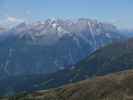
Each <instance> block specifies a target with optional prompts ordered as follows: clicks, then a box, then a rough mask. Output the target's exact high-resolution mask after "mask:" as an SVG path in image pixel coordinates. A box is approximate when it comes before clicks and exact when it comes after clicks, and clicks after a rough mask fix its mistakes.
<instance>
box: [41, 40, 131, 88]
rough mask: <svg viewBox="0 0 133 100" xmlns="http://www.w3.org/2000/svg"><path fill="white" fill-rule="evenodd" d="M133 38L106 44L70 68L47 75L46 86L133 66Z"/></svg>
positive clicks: (54, 85) (44, 85)
mask: <svg viewBox="0 0 133 100" xmlns="http://www.w3.org/2000/svg"><path fill="white" fill-rule="evenodd" d="M132 66H133V39H129V40H128V41H125V42H117V43H114V44H110V45H108V46H105V47H103V48H101V49H99V50H97V51H96V52H94V53H93V54H91V55H90V56H88V57H87V58H85V59H84V60H82V61H81V62H79V63H78V64H76V65H73V66H72V67H71V68H70V69H65V70H62V71H58V72H56V73H54V74H51V75H49V76H47V77H46V79H45V81H44V82H43V83H42V84H41V85H42V87H44V88H51V87H57V86H60V85H63V84H66V83H71V82H76V81H79V80H83V79H86V78H90V77H95V76H98V75H105V74H108V73H112V72H118V71H122V70H126V69H132V68H133V67H132Z"/></svg>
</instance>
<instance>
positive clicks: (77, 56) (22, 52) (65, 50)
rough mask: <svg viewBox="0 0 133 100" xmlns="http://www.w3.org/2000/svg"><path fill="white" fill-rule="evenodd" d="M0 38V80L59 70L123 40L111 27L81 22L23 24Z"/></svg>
mask: <svg viewBox="0 0 133 100" xmlns="http://www.w3.org/2000/svg"><path fill="white" fill-rule="evenodd" d="M0 34H1V35H0V48H1V49H0V55H1V56H0V76H1V77H5V76H15V75H27V74H29V75H32V74H48V73H53V72H56V71H59V70H63V69H66V68H69V67H71V65H73V64H76V63H77V62H79V61H80V60H82V59H84V58H85V57H87V56H88V55H90V54H91V53H92V52H94V51H96V50H97V49H98V48H100V47H103V46H105V45H107V44H110V43H112V42H115V41H120V40H123V39H124V38H125V37H124V36H123V35H121V34H120V32H119V31H118V29H117V28H116V26H114V25H112V24H108V23H102V22H98V21H96V20H90V19H84V18H81V19H78V20H62V19H56V20H53V19H48V20H46V21H44V22H42V21H41V22H34V23H32V24H29V23H28V24H27V23H26V22H25V23H20V24H19V25H17V26H15V27H12V28H11V29H6V31H1V33H0ZM1 77H0V78H1Z"/></svg>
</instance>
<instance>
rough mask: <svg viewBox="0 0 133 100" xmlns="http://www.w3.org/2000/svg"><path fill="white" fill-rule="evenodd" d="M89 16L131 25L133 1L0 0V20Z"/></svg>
mask: <svg viewBox="0 0 133 100" xmlns="http://www.w3.org/2000/svg"><path fill="white" fill-rule="evenodd" d="M81 17H84V18H90V19H97V20H99V21H106V22H111V23H114V24H116V25H117V26H118V27H120V28H133V0H0V23H1V24H3V23H15V22H21V21H36V20H45V19H47V18H64V19H66V18H72V19H77V18H81Z"/></svg>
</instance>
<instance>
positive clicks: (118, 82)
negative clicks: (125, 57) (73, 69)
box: [1, 70, 133, 100]
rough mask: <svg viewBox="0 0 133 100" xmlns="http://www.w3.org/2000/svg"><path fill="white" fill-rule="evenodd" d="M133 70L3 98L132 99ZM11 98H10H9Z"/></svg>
mask: <svg viewBox="0 0 133 100" xmlns="http://www.w3.org/2000/svg"><path fill="white" fill-rule="evenodd" d="M132 84H133V70H129V71H124V72H119V73H115V74H110V75H107V76H102V77H96V78H95V79H90V80H85V81H81V82H78V83H75V84H70V85H67V86H63V87H60V88H57V89H51V90H48V91H38V92H34V93H31V94H27V93H22V94H18V95H16V96H12V97H5V98H1V100H132V99H133V85H132ZM9 98H10V99H9Z"/></svg>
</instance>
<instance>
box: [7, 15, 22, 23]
mask: <svg viewBox="0 0 133 100" xmlns="http://www.w3.org/2000/svg"><path fill="white" fill-rule="evenodd" d="M7 22H10V23H20V22H23V20H22V19H19V18H17V17H15V16H8V17H7Z"/></svg>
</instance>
